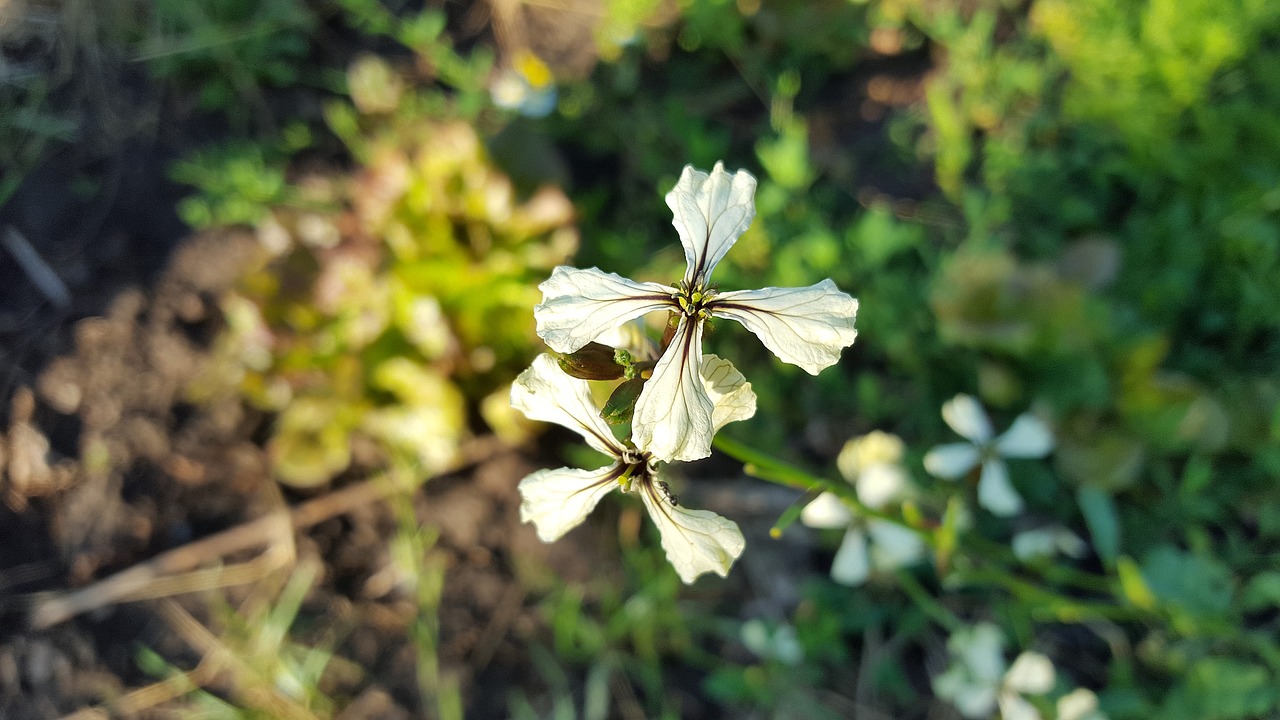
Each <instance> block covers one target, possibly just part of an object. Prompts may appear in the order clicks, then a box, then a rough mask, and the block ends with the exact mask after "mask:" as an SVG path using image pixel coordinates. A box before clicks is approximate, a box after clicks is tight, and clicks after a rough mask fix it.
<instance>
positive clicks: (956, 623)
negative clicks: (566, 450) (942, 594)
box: [895, 569, 964, 632]
mask: <svg viewBox="0 0 1280 720" xmlns="http://www.w3.org/2000/svg"><path fill="white" fill-rule="evenodd" d="M895 576H896V577H897V578H898V586H899V587H901V588H902V591H903V592H905V593H906V594H907V596H908V597H910V598H911V601H912V602H914V603H915V604H916V606H917V607H919V608H920V609H921V610H923V611H924V613H925V614H926V615H928V616H929V617H931V618H933V621H934V622H936V623H938V624H939V625H941V626H942V627H944V628H946V629H947V632H955V631H956V630H959V629H960V628H962V627H964V621H963V620H961V619H960V618H959V617H957V616H956V614H955V613H953V612H951V610H950V609H948V608H947V607H946V606H945V605H943V604H942V603H940V602H938V600H937V598H935V597H933V595H931V594H930V593H929V591H928V590H926V589H925V587H924V585H921V584H920V580H919V579H917V578H916V576H915V575H912V574H911V573H910V572H908V571H906V570H903V569H899V570H898V571H897V572H896V573H895Z"/></svg>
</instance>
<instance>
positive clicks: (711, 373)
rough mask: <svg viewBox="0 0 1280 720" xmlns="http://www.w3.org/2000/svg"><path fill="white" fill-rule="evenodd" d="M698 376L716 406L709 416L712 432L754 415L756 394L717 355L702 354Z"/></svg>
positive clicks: (731, 364) (730, 365)
mask: <svg viewBox="0 0 1280 720" xmlns="http://www.w3.org/2000/svg"><path fill="white" fill-rule="evenodd" d="M700 376H701V378H702V385H703V387H704V388H706V391H707V397H708V398H710V399H711V404H712V405H713V406H714V407H715V410H713V411H712V413H711V427H712V432H720V428H722V427H724V426H725V425H728V424H729V423H731V422H736V421H738V420H746V419H748V418H750V417H751V416H752V415H755V414H756V394H755V392H753V391H752V390H751V383H749V382H747V379H746V378H745V377H743V376H742V373H740V372H738V369H737V368H735V367H734V366H733V363H731V362H729V361H728V360H725V359H724V358H722V357H720V356H718V355H711V354H708V355H704V356H702V372H701V373H700Z"/></svg>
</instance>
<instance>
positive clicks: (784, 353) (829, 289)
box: [533, 163, 858, 460]
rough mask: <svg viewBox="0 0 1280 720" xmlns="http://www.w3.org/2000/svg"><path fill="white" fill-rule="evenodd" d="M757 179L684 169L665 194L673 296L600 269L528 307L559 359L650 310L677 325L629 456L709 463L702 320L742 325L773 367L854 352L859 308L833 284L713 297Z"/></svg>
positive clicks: (545, 286) (718, 169)
mask: <svg viewBox="0 0 1280 720" xmlns="http://www.w3.org/2000/svg"><path fill="white" fill-rule="evenodd" d="M755 189H756V179H755V178H754V177H752V176H751V174H750V173H748V172H746V171H743V170H739V171H738V172H736V173H734V174H733V175H730V174H729V173H727V172H725V169H724V165H723V164H722V163H716V166H715V168H714V169H713V170H712V171H711V173H710V174H708V173H704V172H700V171H698V170H695V169H694V168H693V166H686V167H685V168H684V172H683V173H682V174H681V175H680V181H679V182H678V183H676V186H675V188H674V189H673V190H672V191H671V192H670V193H668V194H667V205H668V206H669V207H670V208H671V211H672V212H673V213H674V220H672V224H673V225H674V226H675V228H676V231H677V232H678V233H679V234H680V242H681V244H682V245H683V246H684V255H685V261H686V263H687V268H686V270H685V274H684V278H683V279H682V280H680V281H679V282H678V283H677V284H676V285H675V286H674V287H672V286H669V285H661V284H659V283H652V282H643V283H642V282H635V281H633V280H628V279H626V278H623V277H620V276H618V275H616V274H613V273H605V272H602V271H601V270H599V269H598V268H591V269H588V270H580V269H577V268H570V267H564V266H561V267H557V268H556V269H555V270H554V271H553V272H552V273H551V278H550V279H548V280H547V281H546V282H544V283H542V284H541V285H540V286H539V289H540V290H542V293H543V301H542V303H541V304H540V305H538V306H537V307H535V308H534V311H533V314H534V318H535V319H536V320H537V327H538V335H539V336H540V337H542V339H543V340H545V341H546V343H547V345H549V346H551V348H552V349H553V350H555V351H556V352H560V353H570V352H574V351H575V350H578V349H579V348H581V347H582V346H584V345H586V344H587V343H588V342H591V341H592V340H595V339H597V338H599V337H600V336H601V335H602V334H603V333H605V332H606V331H608V330H610V329H612V328H615V327H617V326H618V325H620V324H622V323H624V322H626V321H628V320H631V319H633V318H638V317H640V316H641V315H644V314H645V313H648V312H650V311H654V310H662V311H671V312H674V313H676V315H677V316H678V317H679V322H678V325H677V326H676V328H675V332H674V334H673V336H672V338H671V342H670V345H668V347H667V348H666V350H665V352H663V354H662V357H661V358H660V359H659V360H658V363H657V365H656V366H655V367H654V369H653V373H652V375H651V376H650V377H649V379H648V381H647V382H646V383H645V387H644V390H643V392H641V394H640V398H639V400H638V401H637V402H636V408H635V414H634V416H633V418H632V433H633V435H632V437H633V439H634V440H635V443H636V447H638V448H640V449H642V450H646V451H648V452H651V453H653V455H654V456H656V457H657V458H659V459H661V460H697V459H699V458H703V457H706V456H708V455H710V454H711V437H712V435H713V434H714V433H713V431H712V429H713V423H712V419H711V416H712V412H713V410H714V405H713V403H712V401H711V399H710V397H709V396H708V395H707V394H706V393H705V392H704V390H703V387H702V384H701V383H699V382H698V373H699V368H701V367H702V331H703V326H704V324H705V322H706V321H707V319H709V318H711V317H725V318H731V319H733V320H736V321H738V322H739V323H742V324H743V325H744V326H746V328H747V329H748V330H750V331H751V332H752V333H754V334H755V335H756V336H757V337H758V338H760V340H761V342H763V343H764V344H765V347H767V348H769V350H771V351H772V352H773V354H775V355H777V356H778V358H779V359H781V360H783V361H785V362H788V363H791V364H793V365H799V366H800V367H801V368H804V370H805V371H807V372H809V373H810V374H814V375H816V374H817V373H818V372H819V371H820V370H822V369H823V368H825V367H828V366H830V365H833V364H835V363H836V362H837V361H838V360H839V359H840V351H841V350H842V349H843V348H845V347H848V346H849V345H850V344H852V343H853V341H854V338H855V337H856V336H857V331H856V330H855V329H854V327H853V323H854V317H855V316H856V314H857V310H858V301H857V300H854V299H853V298H852V297H850V296H849V295H847V294H845V293H843V292H841V291H840V290H839V289H837V288H836V286H835V283H833V282H831V281H830V280H823V281H822V282H820V283H818V284H816V285H811V286H809V287H804V288H764V289H762V290H738V291H734V292H719V291H718V290H717V289H716V288H715V286H713V285H711V284H710V282H709V278H710V276H711V271H712V270H714V269H715V266H716V264H717V263H719V262H720V260H721V259H722V258H723V257H724V256H725V253H727V252H728V251H729V248H731V247H733V244H734V243H735V242H736V241H737V239H738V237H739V236H740V235H742V233H743V232H745V231H746V229H747V226H748V225H750V224H751V220H752V218H753V217H755V200H754V196H755Z"/></svg>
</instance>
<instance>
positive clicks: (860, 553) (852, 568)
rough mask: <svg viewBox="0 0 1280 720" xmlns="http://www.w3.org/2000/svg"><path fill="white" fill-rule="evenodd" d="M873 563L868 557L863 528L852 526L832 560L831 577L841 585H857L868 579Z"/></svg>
mask: <svg viewBox="0 0 1280 720" xmlns="http://www.w3.org/2000/svg"><path fill="white" fill-rule="evenodd" d="M870 571H871V564H870V561H869V559H868V557H867V536H866V535H865V534H864V533H863V532H862V529H861V528H857V527H851V528H849V531H848V532H846V533H845V534H844V540H841V541H840V549H839V550H836V556H835V557H834V558H833V559H832V560H831V579H832V580H835V581H836V582H838V583H840V584H841V585H848V586H849V587H856V586H858V585H861V584H862V583H864V582H866V581H867V574H868V573H869V572H870Z"/></svg>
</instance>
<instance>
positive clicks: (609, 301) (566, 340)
mask: <svg viewBox="0 0 1280 720" xmlns="http://www.w3.org/2000/svg"><path fill="white" fill-rule="evenodd" d="M538 289H539V290H541V291H542V303H541V304H540V305H536V306H535V307H534V308H533V318H534V320H535V321H536V322H537V326H538V337H540V338H542V339H543V340H545V341H546V343H547V344H548V345H550V346H551V349H553V350H555V351H556V352H566V353H567V352H573V351H575V350H578V349H579V348H581V347H582V346H583V345H586V344H587V343H589V342H591V341H592V340H595V339H596V338H598V337H600V335H602V334H604V333H605V332H606V331H609V330H613V329H615V328H617V327H619V326H621V325H622V324H623V323H625V322H627V321H628V320H631V319H633V318H637V317H640V316H641V315H643V314H645V313H647V312H649V311H651V310H663V309H665V308H668V307H672V306H674V305H675V303H674V301H673V300H672V299H671V294H672V293H674V292H675V291H676V290H675V288H671V287H667V286H666V285H659V284H658V283H648V282H646V283H640V282H635V281H634V280H628V279H626V278H624V277H622V276H620V275H617V274H615V273H606V272H602V271H601V270H599V269H598V268H590V269H588V270H579V269H578V268H571V267H565V266H564V265H561V266H560V267H557V268H556V269H555V270H552V271H551V277H550V278H549V279H547V280H546V281H545V282H543V283H542V284H541V285H539V286H538Z"/></svg>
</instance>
